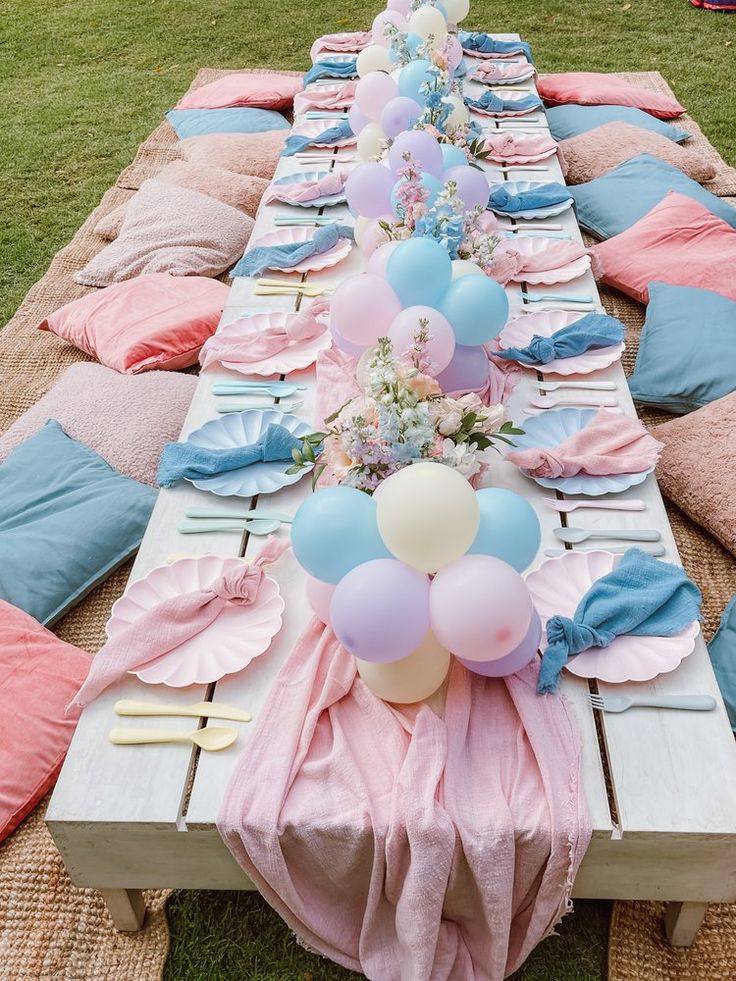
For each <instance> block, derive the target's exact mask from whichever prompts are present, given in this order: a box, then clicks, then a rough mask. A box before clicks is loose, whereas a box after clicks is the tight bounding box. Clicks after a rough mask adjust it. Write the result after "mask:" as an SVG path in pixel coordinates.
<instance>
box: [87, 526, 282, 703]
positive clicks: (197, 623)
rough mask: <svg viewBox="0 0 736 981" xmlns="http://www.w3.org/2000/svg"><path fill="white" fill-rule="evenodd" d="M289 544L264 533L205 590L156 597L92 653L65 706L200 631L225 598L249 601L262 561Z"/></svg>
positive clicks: (91, 695) (266, 561)
mask: <svg viewBox="0 0 736 981" xmlns="http://www.w3.org/2000/svg"><path fill="white" fill-rule="evenodd" d="M288 547H289V543H288V542H286V541H277V540H276V539H275V538H269V539H268V541H267V542H266V544H265V545H264V547H263V549H262V550H261V552H260V554H259V556H258V558H257V559H256V560H255V562H251V563H246V562H243V564H242V566H241V567H240V568H238V569H237V570H235V571H234V572H227V573H225V574H224V575H223V576H220V577H219V578H218V579H215V581H214V582H212V583H210V585H209V586H208V587H207V588H206V589H200V590H196V591H195V592H192V593H183V594H182V595H181V596H172V597H171V598H170V599H165V600H162V601H161V602H160V603H158V604H157V605H156V606H154V607H152V608H151V609H150V610H146V612H145V613H144V614H143V616H141V617H139V619H138V620H136V621H135V623H132V624H130V626H129V627H127V628H126V629H125V630H124V631H123V632H122V633H121V634H119V635H118V636H117V637H112V638H111V639H110V640H108V642H107V643H106V644H105V646H104V647H103V648H102V649H101V650H100V651H99V652H98V653H97V655H96V656H95V658H94V660H93V661H92V667H91V668H90V672H89V674H88V675H87V680H86V681H85V682H84V684H83V685H82V687H81V688H80V689H79V691H78V692H77V694H76V695H75V696H74V698H73V700H72V702H71V703H70V705H69V706H68V708H72V707H73V706H79V707H81V708H84V706H85V705H89V703H90V702H93V701H94V700H95V698H97V696H98V695H100V694H102V692H103V691H105V689H106V688H108V687H109V686H110V685H111V684H113V683H114V682H115V681H118V680H119V679H120V678H122V677H123V675H125V674H126V673H127V672H128V671H133V670H135V669H136V668H141V667H143V666H144V665H146V664H150V663H151V661H155V660H156V658H158V657H161V656H162V655H164V654H168V653H169V652H170V651H173V650H174V649H175V648H177V647H179V646H180V645H181V644H183V643H184V642H185V641H187V640H191V638H192V637H196V635H197V634H199V633H201V632H202V631H203V630H205V629H206V628H207V627H209V625H210V624H211V623H212V622H213V621H214V620H216V619H217V617H218V616H219V615H220V613H222V611H223V610H224V609H225V606H226V605H227V604H228V603H235V604H237V605H238V606H252V604H253V603H255V602H256V600H257V599H258V593H259V591H260V588H261V583H262V582H263V577H264V571H263V566H264V565H268V564H269V563H271V562H275V561H276V560H277V559H278V558H279V556H280V555H282V553H283V552H284V551H285V550H286V549H287V548H288Z"/></svg>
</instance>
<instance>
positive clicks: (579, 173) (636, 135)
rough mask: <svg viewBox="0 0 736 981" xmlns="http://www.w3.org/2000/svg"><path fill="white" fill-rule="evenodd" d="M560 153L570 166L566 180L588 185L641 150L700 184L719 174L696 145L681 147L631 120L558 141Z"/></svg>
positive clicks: (609, 124) (571, 182) (608, 124)
mask: <svg viewBox="0 0 736 981" xmlns="http://www.w3.org/2000/svg"><path fill="white" fill-rule="evenodd" d="M559 152H560V154H561V156H562V159H563V160H564V161H565V164H566V165H567V171H566V173H565V179H566V180H567V183H568V184H585V183H586V181H592V180H595V179H596V177H602V176H603V174H607V173H608V172H609V171H610V170H613V168H614V167H618V165H619V164H622V163H623V162H624V161H625V160H630V159H631V158H632V157H636V156H638V155H639V154H640V153H649V154H651V155H652V156H653V157H659V159H660V160H666V161H667V163H669V164H672V166H673V167H678V168H679V169H680V170H681V171H682V172H683V173H685V174H687V176H688V177H691V178H692V179H693V180H694V181H697V182H698V183H699V184H704V183H705V182H706V181H710V180H712V179H713V178H714V177H715V175H716V168H715V166H714V165H713V163H712V162H711V161H709V160H704V159H703V157H702V154H701V153H700V151H699V150H698V149H697V148H694V149H693V148H690V147H687V146H680V145H679V143H675V142H674V141H673V140H670V139H667V137H666V136H661V135H660V134H659V133H654V132H652V131H651V130H647V129H642V128H641V127H640V126H632V125H631V124H629V123H606V125H605V126H596V127H595V129H590V130H587V131H586V132H585V133H581V134H580V135H579V136H573V137H571V138H570V139H569V140H563V141H562V142H561V143H560V144H559Z"/></svg>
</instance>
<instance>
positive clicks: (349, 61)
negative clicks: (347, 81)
mask: <svg viewBox="0 0 736 981" xmlns="http://www.w3.org/2000/svg"><path fill="white" fill-rule="evenodd" d="M357 61H358V56H357V55H356V56H355V58H346V59H345V60H343V59H339V60H338V59H337V58H325V59H324V61H317V62H315V63H314V64H313V65H312V67H311V68H310V69H309V71H308V72H307V73H306V74H305V75H304V86H305V88H306V86H307V85H309V83H310V82H316V81H317V80H318V79H320V78H357V77H358V69H357V67H356V65H357Z"/></svg>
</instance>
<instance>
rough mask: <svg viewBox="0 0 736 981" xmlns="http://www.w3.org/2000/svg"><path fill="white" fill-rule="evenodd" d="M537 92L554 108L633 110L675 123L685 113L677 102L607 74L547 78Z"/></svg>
mask: <svg viewBox="0 0 736 981" xmlns="http://www.w3.org/2000/svg"><path fill="white" fill-rule="evenodd" d="M537 91H538V92H539V95H540V96H541V97H542V99H543V100H544V101H545V102H546V103H547V105H551V106H560V105H565V104H566V103H576V104H577V105H581V106H633V107H634V108H636V109H643V110H644V111H645V112H648V113H651V115H652V116H657V118H658V119H675V118H676V117H677V116H681V115H682V114H683V113H684V112H685V107H684V106H681V105H680V103H679V102H678V101H677V99H674V98H671V97H670V96H668V95H662V94H661V93H660V92H653V91H652V90H651V89H644V88H641V87H640V86H638V85H630V84H629V83H628V82H627V81H625V80H624V79H623V78H617V77H616V76H615V75H609V74H606V73H604V72H565V73H563V74H561V75H545V76H544V77H542V78H540V79H539V81H538V82H537Z"/></svg>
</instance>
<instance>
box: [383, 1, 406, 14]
mask: <svg viewBox="0 0 736 981" xmlns="http://www.w3.org/2000/svg"><path fill="white" fill-rule="evenodd" d="M386 9H387V10H395V11H397V12H398V13H400V14H401V15H402V16H403V17H408V16H409V14H410V13H411V0H387V3H386Z"/></svg>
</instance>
